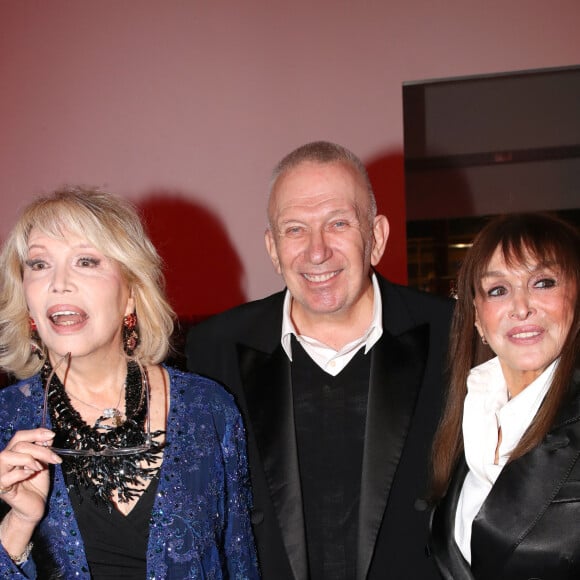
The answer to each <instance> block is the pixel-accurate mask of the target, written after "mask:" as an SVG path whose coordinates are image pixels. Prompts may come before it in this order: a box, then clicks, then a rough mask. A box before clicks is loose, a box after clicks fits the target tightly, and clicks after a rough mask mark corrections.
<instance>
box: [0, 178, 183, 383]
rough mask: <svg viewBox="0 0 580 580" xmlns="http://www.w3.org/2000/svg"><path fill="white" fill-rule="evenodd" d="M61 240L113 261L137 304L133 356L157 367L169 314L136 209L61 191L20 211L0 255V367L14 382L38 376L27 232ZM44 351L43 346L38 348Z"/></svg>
mask: <svg viewBox="0 0 580 580" xmlns="http://www.w3.org/2000/svg"><path fill="white" fill-rule="evenodd" d="M33 228H34V229H37V230H40V231H42V232H43V233H44V234H46V235H48V236H50V237H52V238H55V239H62V238H63V236H64V234H65V233H70V234H72V235H75V236H79V237H82V238H84V239H86V240H87V241H88V242H89V243H90V244H91V245H93V246H94V247H95V248H97V249H98V250H99V251H100V252H102V253H103V254H104V255H105V256H107V257H108V258H111V259H113V260H115V261H116V262H117V263H118V264H119V266H120V268H121V272H122V274H123V276H124V278H125V281H126V282H127V284H128V286H129V288H130V289H131V292H132V295H133V297H134V299H135V312H136V313H137V317H138V321H139V339H140V342H139V346H138V347H137V349H136V350H135V353H134V356H135V357H136V358H138V359H139V360H140V361H141V362H142V363H143V364H157V363H159V362H161V361H163V360H164V359H165V357H166V356H167V354H168V352H169V348H170V337H171V334H172V332H173V327H174V320H175V314H174V312H173V310H172V308H171V306H170V305H169V303H168V301H167V299H166V297H165V280H164V277H163V273H162V262H161V258H160V257H159V254H158V253H157V250H156V249H155V247H154V246H153V244H152V243H151V240H150V239H149V237H148V235H147V234H146V233H145V230H144V228H143V224H142V222H141V219H140V217H139V214H138V213H137V210H136V209H135V207H134V206H133V205H132V204H131V203H130V202H129V201H127V200H125V199H121V198H119V197H117V196H115V195H112V194H110V193H106V192H102V191H99V190H95V189H85V188H82V187H72V188H65V189H59V190H57V191H55V192H53V193H52V194H49V195H46V196H42V197H39V198H37V199H36V200H35V201H34V202H32V203H31V204H30V205H29V206H28V207H26V208H25V209H24V211H23V212H22V214H21V216H20V218H19V220H18V222H17V223H16V225H15V226H14V228H13V230H12V232H11V233H10V235H9V236H8V239H7V240H6V243H5V244H4V247H3V249H2V253H1V254H0V272H1V273H2V275H1V278H0V366H1V367H2V368H3V369H5V370H6V371H8V372H9V373H12V374H14V375H15V376H16V377H18V378H27V377H30V376H32V375H33V374H35V373H37V372H38V371H39V370H40V368H41V366H42V361H40V360H39V359H38V357H36V356H33V355H32V353H31V348H30V328H29V315H28V308H27V305H26V301H25V298H24V287H23V282H22V276H23V265H24V262H25V260H26V258H27V253H28V237H29V235H30V232H31V230H32V229H33ZM40 346H41V347H43V345H40Z"/></svg>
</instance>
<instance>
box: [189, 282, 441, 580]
mask: <svg viewBox="0 0 580 580" xmlns="http://www.w3.org/2000/svg"><path fill="white" fill-rule="evenodd" d="M379 284H380V288H381V295H382V301H383V336H382V338H381V339H380V341H379V342H378V343H377V344H376V345H375V346H374V347H373V349H372V350H371V375H370V384H369V395H368V412H367V424H366V435H365V445H364V452H363V469H362V474H361V500H360V516H359V539H358V546H357V547H356V548H357V550H358V565H357V576H356V580H364V579H368V580H374V579H377V580H378V579H379V578H380V579H381V580H384V579H385V578H392V579H394V580H405V579H409V580H428V579H429V578H437V574H436V572H435V568H434V566H433V564H432V563H431V562H430V561H429V560H428V559H427V557H426V555H425V547H426V542H427V515H428V514H427V512H426V510H425V507H424V502H422V501H421V500H420V498H421V497H422V496H423V494H424V491H425V486H426V475H427V464H428V455H429V450H430V445H431V439H432V435H433V432H434V430H435V428H436V425H437V421H438V417H439V411H440V406H441V390H442V383H443V379H442V373H443V371H442V368H443V366H444V359H445V355H446V348H447V335H448V329H449V321H450V315H451V309H452V301H451V300H446V299H443V298H438V297H435V296H432V295H428V294H425V293H421V292H417V291H414V290H411V289H409V288H405V287H402V286H397V285H394V284H391V283H389V282H388V281H386V280H385V279H384V278H381V277H380V276H379ZM283 301H284V292H280V293H277V294H274V295H272V296H270V297H268V298H265V299H263V300H258V301H255V302H250V303H248V304H244V305H242V306H239V307H237V308H234V309H232V310H230V311H228V312H225V313H223V314H220V315H218V316H215V317H213V318H211V319H209V320H207V321H205V322H203V323H201V324H199V325H197V326H195V327H193V329H192V330H191V331H190V333H189V336H188V340H187V358H188V367H189V368H190V369H192V370H195V371H196V372H198V373H200V374H204V375H207V376H209V377H212V378H213V379H215V380H217V381H220V382H221V383H222V384H224V385H225V386H226V387H227V388H228V389H230V390H231V391H232V392H233V393H234V396H235V397H236V400H237V402H238V405H239V407H240V409H241V411H242V414H243V416H244V419H245V422H246V428H247V433H248V453H249V461H250V473H251V478H252V487H253V492H254V511H253V516H252V521H253V526H254V533H255V536H256V542H257V546H258V555H259V559H260V565H261V569H262V575H263V577H264V579H265V580H286V579H288V580H307V578H308V561H307V550H306V540H305V532H304V529H305V528H304V517H303V508H302V496H301V488H300V473H299V468H298V454H297V447H296V436H295V429H294V416H293V413H294V410H293V409H294V407H293V399H292V385H291V373H290V361H289V360H288V358H287V356H286V354H285V352H284V350H283V349H282V346H281V344H280V336H281V326H282V305H283ZM353 548H354V546H353ZM316 580H318V579H316ZM353 580H355V579H353Z"/></svg>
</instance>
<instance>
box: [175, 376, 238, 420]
mask: <svg viewBox="0 0 580 580" xmlns="http://www.w3.org/2000/svg"><path fill="white" fill-rule="evenodd" d="M165 368H166V370H167V372H168V373H169V379H170V386H171V398H172V399H173V400H174V401H175V400H177V401H179V402H180V403H183V404H185V405H188V406H189V405H194V406H197V407H201V408H205V409H207V410H212V411H216V412H218V411H221V412H234V413H237V406H236V403H235V402H234V398H233V396H232V395H231V394H230V393H229V392H228V391H227V390H226V389H225V388H224V387H223V386H222V385H220V384H219V383H218V382H216V381H214V380H212V379H210V378H207V377H203V376H201V375H198V374H196V373H191V372H186V371H182V370H179V369H176V368H174V367H169V366H168V367H165Z"/></svg>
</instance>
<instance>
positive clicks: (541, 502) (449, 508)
mask: <svg viewBox="0 0 580 580" xmlns="http://www.w3.org/2000/svg"><path fill="white" fill-rule="evenodd" d="M579 457H580V370H579V369H577V370H576V373H575V376H574V381H573V383H572V385H571V389H570V400H569V401H568V402H567V403H566V404H565V405H564V406H563V408H562V410H561V412H560V414H559V416H558V419H557V421H556V423H555V425H554V427H553V428H552V429H551V430H550V432H549V433H548V435H547V436H546V437H545V439H544V441H543V442H542V443H541V444H540V445H539V446H538V447H537V448H535V449H533V450H532V451H530V452H529V453H527V454H526V455H524V456H523V457H521V458H519V459H516V460H515V461H513V462H511V463H508V464H507V465H506V466H505V467H504V469H503V470H502V472H501V474H500V476H499V478H498V479H497V481H496V483H495V485H494V486H493V488H492V490H491V492H490V493H489V495H488V497H487V499H486V500H485V502H484V503H483V506H482V507H481V510H480V511H479V513H478V514H477V516H476V518H475V520H474V522H473V528H472V530H473V531H472V540H471V547H472V566H471V568H470V567H469V565H468V564H467V562H466V561H465V559H464V558H463V556H462V555H461V552H460V551H459V548H458V547H457V544H456V543H455V541H454V539H453V538H454V525H455V512H456V510H457V502H458V500H459V494H460V493H461V488H462V486H463V481H464V480H465V477H466V475H467V472H468V468H467V464H466V463H465V459H464V458H463V459H462V460H461V461H460V463H459V465H458V467H457V469H456V471H455V473H454V476H453V478H452V481H451V484H450V487H449V491H448V492H447V495H446V496H445V498H444V499H443V500H442V501H441V502H440V504H439V505H438V506H437V507H436V509H435V510H434V513H433V516H432V519H431V536H430V548H431V552H432V554H433V557H434V558H435V560H436V562H437V566H438V567H439V569H440V571H441V575H442V577H443V578H445V579H446V580H473V579H477V580H530V579H534V580H572V579H574V580H578V578H580V462H579V461H578V458H579Z"/></svg>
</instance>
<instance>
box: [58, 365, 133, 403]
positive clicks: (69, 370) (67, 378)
mask: <svg viewBox="0 0 580 580" xmlns="http://www.w3.org/2000/svg"><path fill="white" fill-rule="evenodd" d="M59 360H60V358H57V357H51V363H53V368H54V365H55V364H58V361H59ZM56 374H57V375H58V378H59V379H60V381H61V382H62V384H63V385H64V386H65V388H66V390H67V392H69V393H70V394H72V395H73V396H75V395H76V396H79V397H81V398H82V397H84V399H85V400H87V401H89V402H90V401H91V397H94V398H96V399H99V400H103V401H105V403H106V402H109V403H110V402H111V401H112V399H114V400H115V401H116V400H117V398H118V395H119V390H120V389H122V387H123V384H124V382H125V378H126V376H127V359H126V357H125V356H124V354H118V355H117V356H116V357H115V356H111V357H108V358H107V359H105V360H95V359H94V358H89V357H75V356H72V357H71V358H70V363H69V365H68V367H67V366H66V361H64V362H63V363H62V364H61V365H60V366H59V367H58V369H57V371H56ZM87 397H88V398H87ZM109 406H110V405H109Z"/></svg>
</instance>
